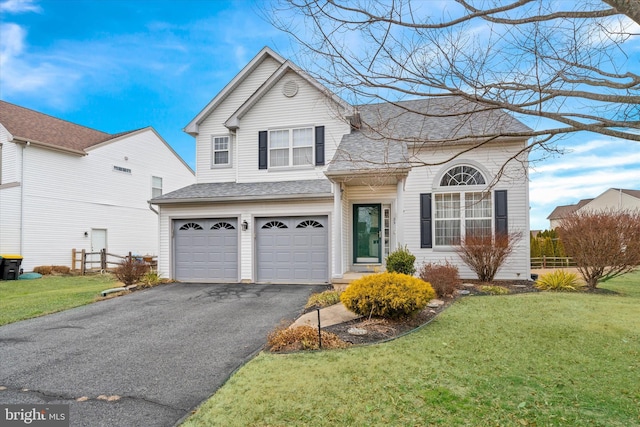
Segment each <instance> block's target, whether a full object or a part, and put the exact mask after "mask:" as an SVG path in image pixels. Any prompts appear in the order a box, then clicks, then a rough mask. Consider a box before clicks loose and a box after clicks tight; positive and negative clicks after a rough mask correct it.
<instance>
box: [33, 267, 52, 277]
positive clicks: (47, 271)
mask: <svg viewBox="0 0 640 427" xmlns="http://www.w3.org/2000/svg"><path fill="white" fill-rule="evenodd" d="M52 271H53V266H52V265H39V266H37V267H33V272H34V273H38V274H42V275H43V276H47V275H49V274H51V272H52Z"/></svg>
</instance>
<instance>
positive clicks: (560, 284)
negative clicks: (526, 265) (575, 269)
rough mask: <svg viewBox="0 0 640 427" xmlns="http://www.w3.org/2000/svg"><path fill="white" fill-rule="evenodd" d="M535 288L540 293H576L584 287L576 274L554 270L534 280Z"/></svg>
mask: <svg viewBox="0 0 640 427" xmlns="http://www.w3.org/2000/svg"><path fill="white" fill-rule="evenodd" d="M535 286H536V288H538V289H540V290H541V291H554V292H576V291H581V290H582V288H584V286H585V285H584V283H582V282H581V281H580V279H579V278H578V275H577V274H575V273H571V272H568V271H564V270H556V271H554V272H552V273H547V274H543V275H542V276H540V278H539V279H538V280H536V284H535Z"/></svg>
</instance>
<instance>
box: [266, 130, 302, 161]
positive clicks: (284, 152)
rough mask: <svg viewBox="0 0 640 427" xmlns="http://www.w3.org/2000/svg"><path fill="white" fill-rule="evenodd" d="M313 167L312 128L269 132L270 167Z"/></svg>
mask: <svg viewBox="0 0 640 427" xmlns="http://www.w3.org/2000/svg"><path fill="white" fill-rule="evenodd" d="M312 165H313V128H312V127H307V128H295V129H278V130H271V131H269V167H272V168H273V167H287V166H312Z"/></svg>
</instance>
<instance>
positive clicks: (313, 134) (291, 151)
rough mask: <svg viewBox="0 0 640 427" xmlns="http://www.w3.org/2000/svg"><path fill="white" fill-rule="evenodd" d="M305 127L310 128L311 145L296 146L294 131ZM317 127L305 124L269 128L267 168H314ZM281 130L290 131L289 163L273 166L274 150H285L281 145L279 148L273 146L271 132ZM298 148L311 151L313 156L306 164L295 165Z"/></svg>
mask: <svg viewBox="0 0 640 427" xmlns="http://www.w3.org/2000/svg"><path fill="white" fill-rule="evenodd" d="M303 129H307V130H309V133H310V136H311V138H310V141H309V145H304V146H298V147H296V146H294V143H293V141H294V140H293V134H294V131H296V130H303ZM315 129H316V127H315V126H314V125H304V126H294V127H277V128H271V129H268V130H267V159H268V160H267V170H274V171H279V170H288V169H313V168H314V167H315V165H316V164H315V161H316V159H315V154H316V153H315V151H316V148H315V147H316V130H315ZM279 131H287V133H288V139H289V141H288V142H289V144H288V147H287V155H288V159H287V160H288V164H287V165H282V166H273V165H272V164H271V162H272V160H273V158H274V156H273V150H284V147H279V148H271V133H272V132H279ZM296 148H298V149H299V148H306V149H308V150H309V151H310V153H311V158H310V160H309V163H306V164H302V165H294V164H293V162H294V150H295V149H296Z"/></svg>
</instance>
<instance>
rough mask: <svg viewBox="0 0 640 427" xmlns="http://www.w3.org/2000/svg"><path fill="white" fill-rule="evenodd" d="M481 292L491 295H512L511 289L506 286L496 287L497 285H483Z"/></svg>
mask: <svg viewBox="0 0 640 427" xmlns="http://www.w3.org/2000/svg"><path fill="white" fill-rule="evenodd" d="M480 292H483V293H485V294H489V295H507V294H509V293H510V291H509V289H507V288H505V287H504V286H495V285H483V286H480Z"/></svg>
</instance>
